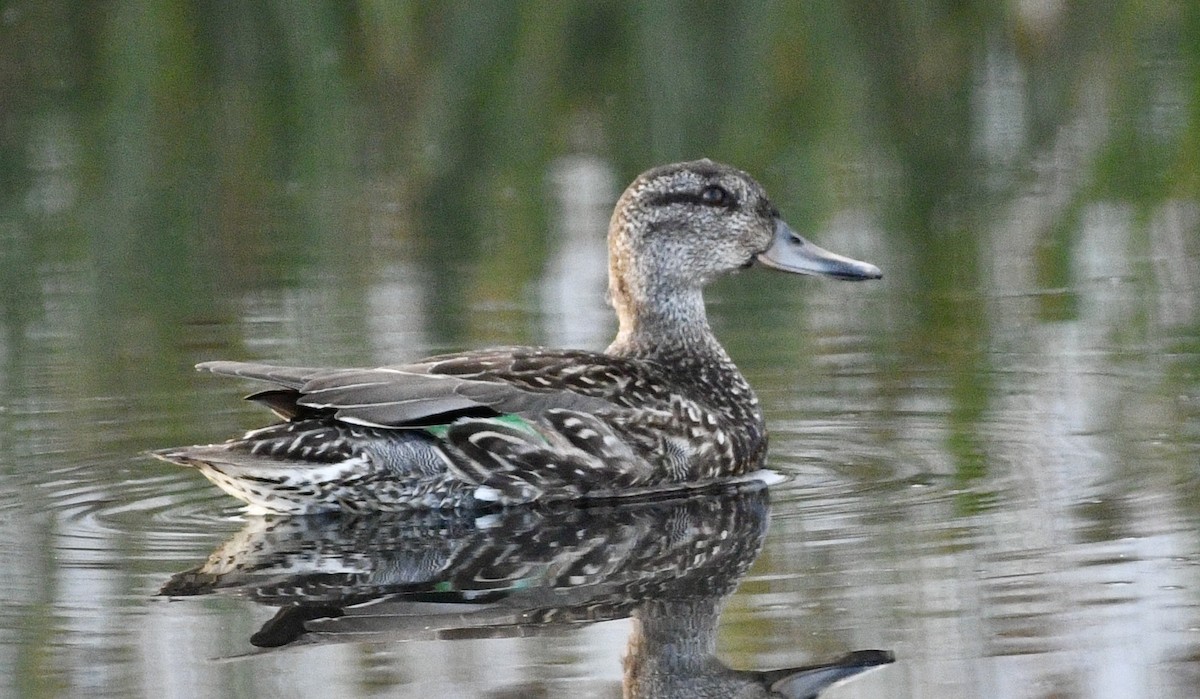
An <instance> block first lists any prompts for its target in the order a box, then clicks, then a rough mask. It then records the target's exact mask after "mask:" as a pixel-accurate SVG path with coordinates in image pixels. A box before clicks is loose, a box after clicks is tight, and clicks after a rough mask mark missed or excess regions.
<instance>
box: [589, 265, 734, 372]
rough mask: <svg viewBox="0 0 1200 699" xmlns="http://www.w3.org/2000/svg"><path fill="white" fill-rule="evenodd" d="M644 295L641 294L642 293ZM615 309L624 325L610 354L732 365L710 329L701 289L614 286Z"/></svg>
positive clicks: (613, 299)
mask: <svg viewBox="0 0 1200 699" xmlns="http://www.w3.org/2000/svg"><path fill="white" fill-rule="evenodd" d="M639 292H640V293H639ZM610 294H611V296H612V304H613V308H614V309H616V312H617V319H618V321H619V323H620V326H619V328H618V330H617V337H616V339H615V340H613V342H612V344H611V345H609V347H608V350H607V352H608V354H612V355H617V356H624V357H644V358H648V359H667V358H670V357H671V356H674V355H678V354H680V353H686V354H687V355H689V356H693V357H700V356H705V357H707V358H711V359H712V360H715V361H716V362H718V363H728V362H729V361H730V360H729V355H727V354H726V353H725V350H724V348H722V347H721V344H720V343H719V342H717V338H716V336H714V335H713V333H712V329H711V328H709V326H708V316H707V315H706V314H705V311H704V296H703V294H702V293H701V290H700V288H699V287H685V288H673V289H670V290H669V291H668V290H661V292H660V290H654V289H647V290H634V289H630V288H628V287H627V286H622V285H617V284H614V285H612V287H611V290H610Z"/></svg>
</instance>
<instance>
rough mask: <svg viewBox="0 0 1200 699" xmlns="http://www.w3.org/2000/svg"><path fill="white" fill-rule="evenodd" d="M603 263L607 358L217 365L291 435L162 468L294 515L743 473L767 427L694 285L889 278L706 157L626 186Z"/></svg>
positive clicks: (540, 352)
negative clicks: (797, 229)
mask: <svg viewBox="0 0 1200 699" xmlns="http://www.w3.org/2000/svg"><path fill="white" fill-rule="evenodd" d="M609 260H610V265H609V294H610V298H611V300H612V303H613V307H614V309H615V310H616V312H617V317H618V319H619V323H620V328H619V330H618V333H617V337H616V339H615V340H614V341H613V343H612V344H611V345H610V346H609V347H608V349H607V350H605V351H604V352H603V353H601V352H588V351H582V350H553V349H545V348H537V347H509V348H497V349H489V350H482V351H476V352H466V353H461V354H453V355H445V356H440V357H432V358H429V359H425V360H422V361H418V362H414V363H411V364H403V365H395V366H385V367H379V368H374V369H312V368H288V367H276V366H268V365H263V364H254V363H244V362H207V363H204V364H201V365H199V368H200V369H203V370H207V371H212V372H214V373H218V374H225V375H230V376H240V377H244V378H249V379H255V380H261V381H266V382H268V383H271V384H274V388H272V389H269V390H266V391H262V392H260V393H257V394H254V395H252V396H250V398H251V399H253V400H256V401H258V402H261V403H263V404H264V405H267V406H268V407H270V408H271V409H272V410H274V411H275V412H276V413H277V414H279V415H280V416H281V417H283V418H284V419H285V420H286V422H284V423H283V424H282V425H276V426H272V427H268V428H264V429H262V430H256V431H254V432H251V433H249V434H248V435H246V436H245V437H243V438H241V439H237V440H232V441H230V442H227V443H224V444H218V445H210V446H201V447H186V448H182V449H172V450H164V451H160V452H156V455H158V456H159V457H161V458H164V459H166V460H168V461H172V462H175V463H181V464H186V465H194V466H197V467H199V468H200V470H201V472H202V473H204V475H205V476H207V477H208V478H209V479H211V480H213V482H214V483H216V484H217V485H218V486H220V487H221V488H223V489H224V490H226V491H227V492H230V493H231V494H233V495H235V496H236V497H239V498H241V499H243V500H245V501H246V502H248V503H250V504H251V505H253V506H256V507H257V508H259V509H262V510H266V511H273V512H292V513H306V512H314V511H323V510H330V509H347V510H363V509H402V508H410V507H471V506H476V505H479V504H484V503H500V504H504V505H508V504H515V503H521V502H528V501H533V500H553V499H568V498H588V497H614V496H620V495H625V494H634V493H645V492H648V491H656V490H666V489H676V488H686V487H694V486H698V485H704V484H708V483H711V482H713V481H714V480H718V479H724V478H734V477H740V476H745V475H746V474H748V473H750V472H752V471H754V470H756V469H758V468H759V467H760V465H761V463H762V459H763V457H764V455H765V450H766V430H765V427H764V424H763V417H762V412H761V409H760V408H759V405H758V399H757V398H756V397H755V395H754V392H753V390H751V388H750V385H749V384H748V383H747V382H746V380H745V378H743V377H742V375H741V373H740V372H739V371H738V369H737V367H736V366H735V365H734V364H733V362H732V360H730V358H729V356H728V355H727V354H726V352H725V350H724V349H723V348H722V347H721V345H720V343H719V342H718V341H717V339H716V337H715V336H714V335H713V333H712V331H711V329H710V328H709V325H708V321H707V318H706V316H705V311H704V300H703V296H702V289H703V287H704V286H705V285H706V284H707V283H708V282H710V281H712V280H713V279H715V278H716V277H718V276H720V275H721V274H724V273H728V272H730V271H733V270H736V269H739V268H743V267H747V266H750V265H752V264H753V263H755V262H761V263H763V264H766V265H768V266H771V267H776V268H780V269H784V270H786V271H791V272H798V273H804V274H819V275H824V276H832V277H838V278H845V279H870V278H877V277H878V276H879V270H878V269H877V268H875V267H874V266H872V265H868V264H866V263H862V262H856V261H854V260H849V259H847V258H843V257H839V256H837V255H833V254H832V253H829V252H827V251H824V250H821V249H820V248H817V247H815V246H813V245H812V244H811V243H808V242H807V241H805V240H804V239H802V238H800V237H799V236H798V235H796V234H795V233H794V232H793V231H792V230H791V229H790V228H788V227H787V225H786V224H785V223H783V221H782V219H780V217H779V212H778V210H777V209H776V208H775V207H774V206H773V205H772V204H771V203H770V201H769V199H768V198H767V196H766V194H765V192H764V191H763V189H762V187H761V186H760V185H759V184H758V183H757V182H755V181H754V180H753V179H752V178H750V177H749V176H748V175H746V174H745V173H743V172H741V171H739V170H736V169H734V168H731V167H728V166H726V165H720V164H718V163H713V162H711V161H708V160H700V161H694V162H688V163H678V164H675V165H667V166H664V167H660V168H656V169H653V170H650V171H648V172H646V173H643V174H642V175H641V176H640V177H638V178H637V180H635V181H634V183H633V184H632V185H630V187H629V189H627V190H626V191H625V193H624V194H623V195H622V196H621V198H620V200H619V201H618V202H617V206H616V210H615V212H614V214H613V218H612V223H611V225H610V228H609Z"/></svg>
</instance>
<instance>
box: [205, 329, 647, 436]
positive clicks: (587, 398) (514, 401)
mask: <svg viewBox="0 0 1200 699" xmlns="http://www.w3.org/2000/svg"><path fill="white" fill-rule="evenodd" d="M589 360H590V361H589ZM612 360H613V358H610V357H608V356H607V355H602V354H597V353H587V352H552V351H548V350H540V349H532V348H530V349H515V350H514V349H501V350H488V351H483V352H472V353H464V354H459V355H445V356H441V357H435V358H431V359H429V360H425V361H422V362H418V363H414V364H407V365H398V366H385V367H378V368H374V369H336V370H335V369H314V368H308V367H279V366H271V365H266V364H256V363H249V362H227V361H220V362H205V363H203V364H199V365H197V367H196V368H197V369H200V370H202V371H211V372H213V373H216V374H223V375H227V376H238V377H242V378H247V379H254V380H259V381H266V382H269V383H273V384H275V385H276V386H278V387H279V388H276V389H271V390H267V391H261V392H259V393H256V394H253V395H251V396H249V398H250V399H252V400H255V401H258V402H261V403H263V404H265V405H267V406H268V407H270V408H272V409H273V410H275V412H277V413H279V414H280V415H282V416H283V417H285V418H288V419H292V418H296V417H305V416H309V415H312V414H329V415H332V416H333V417H335V418H336V419H338V420H341V421H343V422H348V423H353V424H360V425H368V426H373V427H412V426H420V425H430V424H437V423H439V422H447V421H449V420H452V419H454V418H456V417H460V416H467V415H502V414H518V415H525V416H540V415H542V414H543V413H545V412H546V411H547V410H556V409H558V410H570V411H580V412H596V411H610V410H613V409H614V408H619V405H618V403H616V402H615V401H614V398H615V397H616V396H619V395H620V393H621V388H622V385H623V383H627V382H628V380H629V377H628V376H622V375H621V373H620V372H617V371H615V368H616V367H614V366H612ZM626 370H628V368H626Z"/></svg>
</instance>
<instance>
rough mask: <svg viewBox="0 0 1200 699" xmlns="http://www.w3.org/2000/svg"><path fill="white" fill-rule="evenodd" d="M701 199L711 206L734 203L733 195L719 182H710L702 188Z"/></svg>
mask: <svg viewBox="0 0 1200 699" xmlns="http://www.w3.org/2000/svg"><path fill="white" fill-rule="evenodd" d="M700 201H702V202H704V203H705V204H708V205H709V206H728V205H730V204H732V203H733V195H732V194H730V193H729V190H728V189H725V188H724V187H722V186H721V185H719V184H710V185H709V186H707V187H705V188H704V189H703V190H701V192H700Z"/></svg>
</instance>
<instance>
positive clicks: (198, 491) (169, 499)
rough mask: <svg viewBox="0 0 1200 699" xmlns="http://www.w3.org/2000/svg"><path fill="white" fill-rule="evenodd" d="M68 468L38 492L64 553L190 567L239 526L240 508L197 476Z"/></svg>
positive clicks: (94, 466)
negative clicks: (117, 555)
mask: <svg viewBox="0 0 1200 699" xmlns="http://www.w3.org/2000/svg"><path fill="white" fill-rule="evenodd" d="M106 466H110V465H108V464H95V463H94V464H87V465H80V466H75V467H70V468H65V469H63V470H61V471H59V472H57V473H54V474H53V475H52V476H51V477H50V478H49V479H47V480H46V481H44V482H43V483H41V484H40V488H41V490H42V491H43V493H44V494H46V495H48V498H47V499H48V503H47V504H48V509H49V510H50V511H51V512H52V513H53V514H54V516H55V520H56V522H57V528H56V537H55V547H56V548H58V549H59V550H62V551H75V552H83V551H93V552H95V551H112V550H119V551H120V552H121V554H122V555H130V554H132V555H135V556H136V557H137V558H139V559H142V560H153V559H168V560H177V559H180V558H184V559H190V558H193V557H195V556H196V555H197V554H199V553H203V552H205V551H206V550H207V549H208V548H209V547H211V545H212V542H213V541H214V536H217V537H219V536H220V533H222V532H225V533H227V532H231V531H235V530H236V529H237V528H238V527H239V526H240V519H241V514H240V508H238V507H237V505H236V504H234V503H231V502H230V501H229V500H228V498H226V497H224V496H223V495H222V494H221V493H219V492H217V491H214V490H213V489H212V488H211V487H210V486H208V483H207V481H205V480H204V479H202V478H200V477H198V476H197V474H195V473H192V472H188V471H184V470H180V471H178V472H169V473H153V472H148V471H151V470H152V469H153V467H145V466H141V465H139V466H138V467H133V468H130V467H126V468H106Z"/></svg>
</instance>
